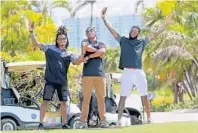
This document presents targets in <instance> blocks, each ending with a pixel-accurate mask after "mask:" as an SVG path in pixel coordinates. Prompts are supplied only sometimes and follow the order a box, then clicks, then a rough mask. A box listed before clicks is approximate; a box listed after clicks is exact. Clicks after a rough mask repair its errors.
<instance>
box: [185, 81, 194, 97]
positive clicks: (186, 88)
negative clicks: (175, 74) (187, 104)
mask: <svg viewBox="0 0 198 133" xmlns="http://www.w3.org/2000/svg"><path fill="white" fill-rule="evenodd" d="M183 85H184V89H185V90H186V92H187V93H188V96H189V97H190V100H192V99H193V98H192V96H191V94H190V92H189V90H188V87H187V86H186V84H185V81H183Z"/></svg>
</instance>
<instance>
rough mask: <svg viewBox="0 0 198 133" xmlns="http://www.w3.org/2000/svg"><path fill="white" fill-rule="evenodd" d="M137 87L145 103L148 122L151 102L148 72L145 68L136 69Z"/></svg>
mask: <svg viewBox="0 0 198 133" xmlns="http://www.w3.org/2000/svg"><path fill="white" fill-rule="evenodd" d="M135 85H136V87H137V88H138V91H139V95H140V96H141V97H142V100H143V104H144V106H145V111H146V114H147V122H148V123H150V121H151V120H150V119H151V113H150V103H149V99H148V87H147V80H146V74H145V73H144V71H143V70H140V69H138V70H137V71H136V83H135Z"/></svg>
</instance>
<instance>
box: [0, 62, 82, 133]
mask: <svg viewBox="0 0 198 133" xmlns="http://www.w3.org/2000/svg"><path fill="white" fill-rule="evenodd" d="M44 67H45V62H16V63H8V64H7V63H5V62H1V111H0V112H1V130H3V131H7V130H17V129H35V128H37V126H38V124H39V116H40V103H39V102H38V97H42V93H43V85H40V87H41V88H38V91H37V92H36V94H34V95H32V94H31V95H30V97H24V96H20V94H19V92H18V91H17V88H10V76H9V73H10V72H29V71H31V70H38V69H40V70H42V71H43V69H44ZM37 80H38V78H37ZM38 81H39V80H38ZM36 83H37V84H38V83H39V82H36ZM40 83H41V82H40ZM70 101H71V100H70ZM70 101H69V102H67V120H68V124H69V126H70V127H71V128H76V125H78V123H79V121H80V113H81V112H80V110H79V108H78V107H77V106H76V105H75V104H72V103H71V102H70ZM51 104H52V105H53V106H54V107H55V111H54V112H47V113H48V114H46V116H47V117H46V116H45V118H44V121H45V123H44V126H45V127H46V128H59V127H61V116H60V112H59V108H60V107H59V106H58V105H56V104H54V103H53V102H51ZM50 113H51V114H50ZM54 114H55V115H54Z"/></svg>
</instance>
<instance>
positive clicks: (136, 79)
mask: <svg viewBox="0 0 198 133" xmlns="http://www.w3.org/2000/svg"><path fill="white" fill-rule="evenodd" d="M134 85H135V86H136V88H137V90H138V93H139V95H140V96H145V95H147V94H148V89H147V80H146V74H145V73H144V71H143V70H142V69H130V68H124V70H123V72H122V77H121V94H120V95H121V96H130V95H131V90H132V89H133V86H134Z"/></svg>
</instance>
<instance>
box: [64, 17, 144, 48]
mask: <svg viewBox="0 0 198 133" xmlns="http://www.w3.org/2000/svg"><path fill="white" fill-rule="evenodd" d="M107 19H108V20H109V22H110V23H111V24H112V26H113V27H114V28H116V30H117V31H118V32H119V33H120V35H121V36H128V34H129V31H130V29H131V26H133V25H137V26H140V27H141V23H142V22H141V16H139V15H125V16H113V17H108V18H107ZM63 24H64V25H65V26H66V27H67V28H68V36H69V41H70V46H72V47H77V48H80V44H81V41H82V40H83V39H84V38H86V36H85V30H86V28H87V27H88V26H89V25H90V18H81V19H79V18H75V19H65V20H63ZM93 26H94V27H95V28H96V34H97V39H98V40H101V41H103V42H104V43H106V44H107V45H109V46H111V47H115V46H117V45H118V43H117V42H116V40H115V39H114V38H113V36H112V34H111V33H110V32H109V31H108V29H107V28H106V27H105V25H104V23H103V21H102V19H101V18H98V17H94V18H93Z"/></svg>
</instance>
